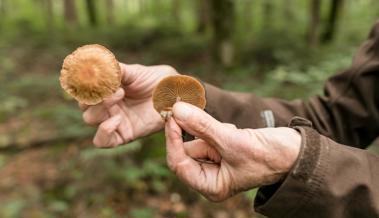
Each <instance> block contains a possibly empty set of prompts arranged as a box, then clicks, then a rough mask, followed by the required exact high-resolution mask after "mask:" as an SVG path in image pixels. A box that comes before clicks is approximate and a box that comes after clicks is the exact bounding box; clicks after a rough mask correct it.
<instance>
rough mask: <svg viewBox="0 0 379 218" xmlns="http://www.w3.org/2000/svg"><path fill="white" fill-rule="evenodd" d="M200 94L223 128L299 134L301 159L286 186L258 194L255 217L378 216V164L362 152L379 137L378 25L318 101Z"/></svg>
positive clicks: (216, 92)
mask: <svg viewBox="0 0 379 218" xmlns="http://www.w3.org/2000/svg"><path fill="white" fill-rule="evenodd" d="M205 87H206V95H207V107H206V111H207V112H208V113H210V114H211V115H212V116H214V117H215V118H216V119H218V120H220V121H222V122H228V123H234V124H235V125H236V126H238V127H240V128H263V127H278V126H288V124H289V123H290V125H291V126H292V127H294V128H296V129H297V130H298V131H300V133H301V135H302V148H301V153H300V155H299V157H298V160H297V162H296V164H295V166H294V167H293V169H292V170H291V172H290V173H289V174H288V176H287V177H286V178H285V180H284V181H283V182H281V183H278V184H274V185H271V186H267V187H261V188H260V189H259V190H258V194H257V197H256V199H255V204H254V206H255V209H256V210H257V211H258V212H260V213H262V214H263V215H266V216H268V217H271V218H276V217H278V218H279V217H280V218H286V217H301V218H313V217H315V218H316V217H317V218H323V217H325V218H326V217H331V218H337V217H338V218H340V217H351V218H353V217H354V218H355V217H359V218H363V217H367V218H369V217H379V157H378V156H376V155H374V154H371V153H369V152H368V151H366V150H362V149H360V148H366V147H367V146H368V145H369V144H370V143H372V142H373V140H374V139H375V138H376V137H377V136H378V135H379V23H377V24H376V25H375V26H374V27H373V29H372V31H371V33H370V35H369V38H368V40H367V41H366V42H364V43H363V45H362V46H361V47H360V48H359V50H358V51H357V53H356V55H355V56H354V58H353V61H352V65H351V67H350V68H348V69H347V70H345V71H342V72H341V73H339V74H337V75H335V76H333V77H331V78H329V79H328V80H327V82H326V84H325V94H324V95H323V96H314V97H311V98H309V99H307V100H294V101H284V100H280V99H274V98H261V97H258V96H256V95H254V94H246V93H236V92H228V91H223V90H221V89H218V88H216V87H214V86H211V85H207V84H206V85H205ZM295 116H299V117H303V118H305V119H307V120H309V121H311V122H310V123H312V124H313V128H310V127H309V126H310V125H304V124H301V122H300V124H299V122H298V123H296V120H299V119H298V118H297V119H295V120H293V117H295ZM291 120H292V122H291ZM294 121H295V122H294ZM304 126H308V127H304ZM346 145H349V146H346ZM354 147H356V148H354Z"/></svg>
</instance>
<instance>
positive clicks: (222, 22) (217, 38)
mask: <svg viewBox="0 0 379 218" xmlns="http://www.w3.org/2000/svg"><path fill="white" fill-rule="evenodd" d="M211 12H212V16H211V21H212V27H213V43H212V47H213V49H212V51H213V57H214V59H215V61H216V63H220V64H222V66H224V67H230V66H232V65H233V62H234V44H233V39H232V36H233V28H234V21H235V16H234V1H233V0H211Z"/></svg>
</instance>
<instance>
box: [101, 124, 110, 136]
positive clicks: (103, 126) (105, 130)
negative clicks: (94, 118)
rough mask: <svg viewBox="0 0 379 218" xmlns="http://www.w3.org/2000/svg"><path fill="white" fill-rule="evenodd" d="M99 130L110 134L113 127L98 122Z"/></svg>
mask: <svg viewBox="0 0 379 218" xmlns="http://www.w3.org/2000/svg"><path fill="white" fill-rule="evenodd" d="M99 130H100V131H102V132H103V133H105V134H106V135H110V134H111V133H112V132H113V128H112V127H111V126H109V125H106V124H105V123H102V124H100V126H99Z"/></svg>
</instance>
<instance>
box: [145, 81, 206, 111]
mask: <svg viewBox="0 0 379 218" xmlns="http://www.w3.org/2000/svg"><path fill="white" fill-rule="evenodd" d="M178 101H183V102H187V103H190V104H192V105H195V106H197V107H199V108H201V109H204V108H205V105H206V100H205V90H204V87H203V85H202V84H201V83H200V82H199V81H198V80H197V79H195V78H193V77H190V76H185V75H176V76H169V77H166V78H164V79H163V80H162V81H160V82H159V84H158V85H157V86H156V87H155V89H154V91H153V104H154V108H155V110H157V111H158V113H160V114H161V115H162V116H163V117H165V116H166V115H167V112H169V111H171V109H172V106H173V105H174V104H175V103H176V102H178Z"/></svg>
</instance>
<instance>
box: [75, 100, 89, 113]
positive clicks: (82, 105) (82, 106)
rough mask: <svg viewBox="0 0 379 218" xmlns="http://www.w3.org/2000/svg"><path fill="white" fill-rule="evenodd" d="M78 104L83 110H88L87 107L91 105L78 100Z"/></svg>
mask: <svg viewBox="0 0 379 218" xmlns="http://www.w3.org/2000/svg"><path fill="white" fill-rule="evenodd" d="M78 106H79V108H80V110H82V111H85V110H87V108H88V107H89V105H86V104H83V103H80V102H78Z"/></svg>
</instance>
